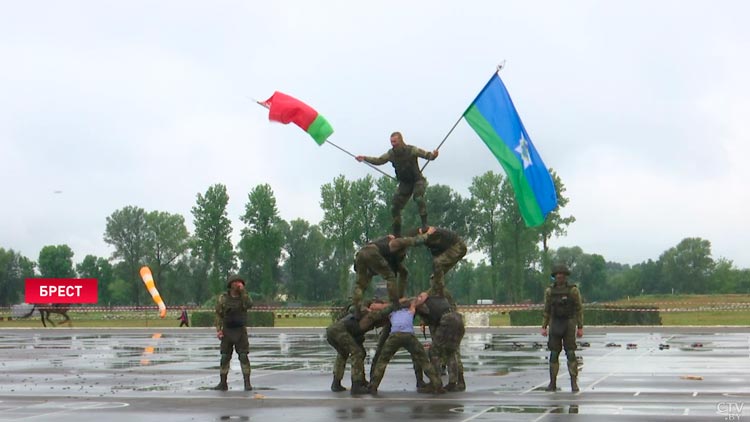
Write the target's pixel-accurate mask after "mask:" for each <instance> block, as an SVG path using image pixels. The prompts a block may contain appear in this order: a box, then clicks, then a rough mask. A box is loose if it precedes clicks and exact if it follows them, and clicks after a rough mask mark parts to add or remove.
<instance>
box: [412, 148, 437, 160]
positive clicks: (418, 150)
mask: <svg viewBox="0 0 750 422" xmlns="http://www.w3.org/2000/svg"><path fill="white" fill-rule="evenodd" d="M411 147H412V148H413V150H412V151H414V153H415V154H416V155H417V157H419V158H424V159H425V160H429V161H432V160H434V159H436V158H437V157H438V154H440V152H439V151H438V150H434V151H432V152H427V151H425V150H423V149H422V148H418V147H415V146H413V145H412V146H411Z"/></svg>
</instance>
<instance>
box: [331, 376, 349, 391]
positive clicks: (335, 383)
mask: <svg viewBox="0 0 750 422" xmlns="http://www.w3.org/2000/svg"><path fill="white" fill-rule="evenodd" d="M331 391H333V392H334V393H340V392H342V391H346V388H345V387H344V386H343V385H341V380H337V379H336V378H334V379H333V382H332V383H331Z"/></svg>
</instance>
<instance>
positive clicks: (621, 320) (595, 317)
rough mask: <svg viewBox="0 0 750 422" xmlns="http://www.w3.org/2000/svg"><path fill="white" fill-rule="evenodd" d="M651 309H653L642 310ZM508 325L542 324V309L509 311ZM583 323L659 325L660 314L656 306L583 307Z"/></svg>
mask: <svg viewBox="0 0 750 422" xmlns="http://www.w3.org/2000/svg"><path fill="white" fill-rule="evenodd" d="M644 309H653V311H651V310H649V311H644ZM509 315H510V325H522V326H524V325H525V326H528V325H534V326H537V325H542V311H540V310H524V311H510V312H509ZM583 323H584V325H661V316H660V315H659V311H658V307H656V306H638V307H637V309H632V308H630V307H627V306H623V307H616V306H608V307H605V308H603V309H586V308H584V309H583Z"/></svg>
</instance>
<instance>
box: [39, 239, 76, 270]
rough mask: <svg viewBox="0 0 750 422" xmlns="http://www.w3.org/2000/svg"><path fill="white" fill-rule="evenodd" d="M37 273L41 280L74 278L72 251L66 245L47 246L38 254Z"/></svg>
mask: <svg viewBox="0 0 750 422" xmlns="http://www.w3.org/2000/svg"><path fill="white" fill-rule="evenodd" d="M39 273H40V274H41V276H42V277H43V278H75V276H76V272H75V270H74V269H73V251H72V250H71V249H70V246H68V245H56V246H52V245H48V246H45V247H43V248H42V250H41V251H40V252H39Z"/></svg>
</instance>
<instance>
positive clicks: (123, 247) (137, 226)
mask: <svg viewBox="0 0 750 422" xmlns="http://www.w3.org/2000/svg"><path fill="white" fill-rule="evenodd" d="M147 236H148V229H147V226H146V211H144V210H143V208H139V207H135V206H127V207H125V208H122V209H120V210H116V211H115V212H113V213H112V215H110V216H109V217H107V227H106V229H105V231H104V241H105V242H106V243H108V244H110V245H112V246H113V247H114V248H115V251H114V252H113V253H112V257H113V258H115V259H121V260H122V261H123V263H124V264H125V267H124V268H125V270H126V274H123V275H122V277H121V278H122V280H124V281H125V282H126V285H128V284H129V285H130V287H129V288H130V298H131V299H130V300H133V301H134V302H135V303H136V304H138V305H140V304H141V297H142V296H143V294H144V293H143V292H144V289H143V287H142V284H143V283H142V282H141V278H140V275H139V270H140V267H141V265H142V263H143V262H145V259H146V251H147V247H146V239H147Z"/></svg>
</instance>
